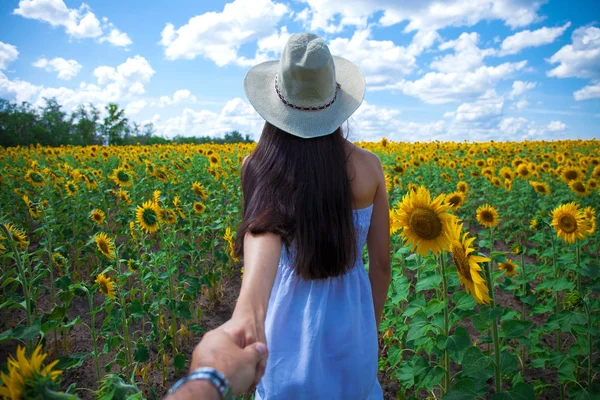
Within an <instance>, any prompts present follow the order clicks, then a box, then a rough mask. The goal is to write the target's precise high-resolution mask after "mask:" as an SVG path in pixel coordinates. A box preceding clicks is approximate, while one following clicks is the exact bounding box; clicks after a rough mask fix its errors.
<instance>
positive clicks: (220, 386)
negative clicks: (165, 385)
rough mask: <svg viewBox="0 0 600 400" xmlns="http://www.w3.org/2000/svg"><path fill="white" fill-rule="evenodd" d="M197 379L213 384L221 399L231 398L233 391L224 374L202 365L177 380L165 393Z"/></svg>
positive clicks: (228, 399)
mask: <svg viewBox="0 0 600 400" xmlns="http://www.w3.org/2000/svg"><path fill="white" fill-rule="evenodd" d="M197 380H207V381H209V382H210V383H212V384H213V386H214V387H215V389H217V392H219V394H220V395H221V399H223V400H233V391H232V390H231V386H230V385H229V381H228V380H227V379H226V378H225V376H224V375H223V374H222V373H220V372H219V371H217V370H216V369H214V368H211V367H202V368H197V369H195V370H193V371H192V372H191V373H190V374H189V375H188V376H185V377H183V378H181V379H180V380H178V381H177V382H176V383H175V385H173V387H172V388H171V389H170V390H169V393H167V395H170V394H173V392H175V391H176V390H177V389H179V388H180V387H181V385H183V384H184V383H186V382H189V381H197Z"/></svg>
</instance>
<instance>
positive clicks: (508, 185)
mask: <svg viewBox="0 0 600 400" xmlns="http://www.w3.org/2000/svg"><path fill="white" fill-rule="evenodd" d="M504 189H506V191H507V192H510V191H511V190H512V180H511V179H505V180H504Z"/></svg>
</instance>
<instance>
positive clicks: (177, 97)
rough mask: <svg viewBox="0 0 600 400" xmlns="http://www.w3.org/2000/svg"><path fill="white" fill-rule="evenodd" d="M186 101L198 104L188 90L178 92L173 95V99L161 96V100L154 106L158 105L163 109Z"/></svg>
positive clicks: (154, 103)
mask: <svg viewBox="0 0 600 400" xmlns="http://www.w3.org/2000/svg"><path fill="white" fill-rule="evenodd" d="M184 101H186V102H190V103H196V102H197V101H198V99H197V98H196V96H194V95H193V94H192V92H190V91H189V90H188V89H181V90H176V91H175V93H173V97H169V96H161V97H160V98H159V100H158V101H157V102H153V103H152V105H156V106H158V107H161V108H162V107H166V106H170V105H174V104H179V103H182V102H184Z"/></svg>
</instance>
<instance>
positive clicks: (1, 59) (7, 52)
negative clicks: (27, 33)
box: [0, 42, 19, 70]
mask: <svg viewBox="0 0 600 400" xmlns="http://www.w3.org/2000/svg"><path fill="white" fill-rule="evenodd" d="M18 57H19V52H18V51H17V47H16V46H13V45H12V44H8V43H4V42H0V70H3V69H6V68H7V67H8V64H10V63H11V62H13V61H15V60H16V59H17V58H18Z"/></svg>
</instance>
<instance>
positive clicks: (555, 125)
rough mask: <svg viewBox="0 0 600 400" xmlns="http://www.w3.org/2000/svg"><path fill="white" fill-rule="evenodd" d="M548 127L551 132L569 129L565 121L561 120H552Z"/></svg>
mask: <svg viewBox="0 0 600 400" xmlns="http://www.w3.org/2000/svg"><path fill="white" fill-rule="evenodd" d="M546 129H547V130H549V131H550V132H559V131H564V130H565V129H567V125H565V124H564V123H562V122H560V121H552V122H550V123H549V124H548V126H547V127H546Z"/></svg>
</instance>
